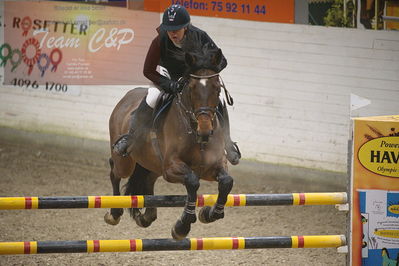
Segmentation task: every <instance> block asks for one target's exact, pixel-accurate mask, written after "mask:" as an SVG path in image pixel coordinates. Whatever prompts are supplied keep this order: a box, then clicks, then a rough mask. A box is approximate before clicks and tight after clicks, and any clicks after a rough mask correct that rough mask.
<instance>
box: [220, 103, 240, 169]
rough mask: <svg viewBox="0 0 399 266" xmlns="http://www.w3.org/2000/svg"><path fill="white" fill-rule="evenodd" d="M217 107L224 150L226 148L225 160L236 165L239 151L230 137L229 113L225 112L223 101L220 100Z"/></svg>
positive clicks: (238, 160) (225, 107)
mask: <svg viewBox="0 0 399 266" xmlns="http://www.w3.org/2000/svg"><path fill="white" fill-rule="evenodd" d="M218 109H219V111H220V114H221V116H222V117H221V119H220V121H221V126H222V128H223V134H224V143H225V147H224V148H225V150H226V157H227V160H228V161H229V162H230V163H231V164H232V165H237V164H238V163H239V162H240V159H241V152H240V149H239V148H238V146H237V143H235V142H233V141H232V140H231V137H230V121H229V114H228V112H227V106H226V104H225V103H222V102H220V103H219V105H218Z"/></svg>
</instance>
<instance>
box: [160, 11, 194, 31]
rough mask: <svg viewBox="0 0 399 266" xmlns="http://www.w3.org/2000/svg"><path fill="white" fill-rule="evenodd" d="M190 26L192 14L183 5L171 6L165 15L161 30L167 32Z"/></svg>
mask: <svg viewBox="0 0 399 266" xmlns="http://www.w3.org/2000/svg"><path fill="white" fill-rule="evenodd" d="M188 24H190V14H189V13H188V11H187V9H186V8H185V7H183V6H181V5H171V6H170V7H168V8H167V9H166V10H165V12H164V13H163V17H162V24H161V29H163V30H166V31H174V30H180V29H182V28H184V27H186V26H188Z"/></svg>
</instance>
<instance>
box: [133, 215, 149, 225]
mask: <svg viewBox="0 0 399 266" xmlns="http://www.w3.org/2000/svg"><path fill="white" fill-rule="evenodd" d="M134 220H135V221H136V224H137V225H138V226H140V227H144V228H146V227H149V226H150V225H151V224H152V222H153V221H148V220H147V219H145V217H144V216H143V215H140V216H138V217H135V218H134Z"/></svg>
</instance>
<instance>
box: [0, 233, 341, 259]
mask: <svg viewBox="0 0 399 266" xmlns="http://www.w3.org/2000/svg"><path fill="white" fill-rule="evenodd" d="M344 245H346V238H345V236H344V235H316V236H282V237H209V238H185V239H183V240H180V241H176V240H173V239H127V240H87V241H85V240H82V241H26V242H0V255H13V254H42V253H93V252H136V251H171V250H216V249H264V248H337V247H341V246H344Z"/></svg>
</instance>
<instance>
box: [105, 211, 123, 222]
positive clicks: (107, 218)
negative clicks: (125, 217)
mask: <svg viewBox="0 0 399 266" xmlns="http://www.w3.org/2000/svg"><path fill="white" fill-rule="evenodd" d="M120 220H121V217H120V216H119V217H118V219H115V218H114V216H112V214H110V213H109V212H107V213H106V214H105V215H104V221H105V222H106V223H107V224H110V225H117V224H118V223H119V222H120Z"/></svg>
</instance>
